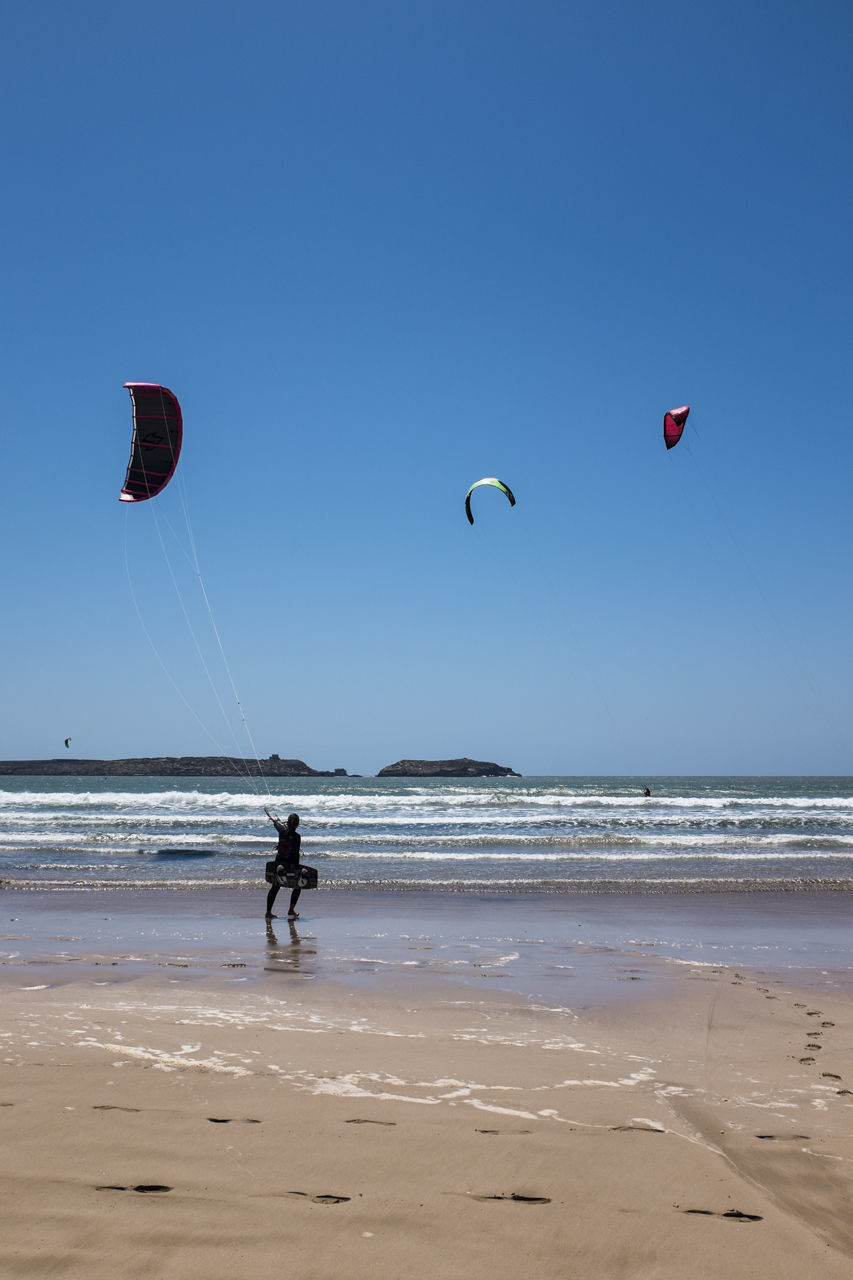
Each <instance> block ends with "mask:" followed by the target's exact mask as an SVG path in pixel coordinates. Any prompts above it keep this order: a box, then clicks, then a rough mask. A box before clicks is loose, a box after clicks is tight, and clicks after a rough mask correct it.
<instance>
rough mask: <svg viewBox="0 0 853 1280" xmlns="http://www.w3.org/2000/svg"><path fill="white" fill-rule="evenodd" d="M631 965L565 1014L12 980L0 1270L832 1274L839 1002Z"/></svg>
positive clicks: (481, 1002) (747, 977)
mask: <svg viewBox="0 0 853 1280" xmlns="http://www.w3.org/2000/svg"><path fill="white" fill-rule="evenodd" d="M7 919H8V914H7ZM15 927H17V928H18V929H19V930H20V933H21V934H22V935H25V934H26V931H27V922H26V919H24V920H23V922H22V923H21V922H18V923H17V925H11V926H10V925H8V924H6V925H4V928H6V929H7V930H9V929H13V928H15ZM276 928H277V929H278V932H279V934H281V935H286V926H284V925H283V924H282V923H281V922H277V925H276ZM624 959H625V963H624V964H623V965H622V968H621V970H620V971H619V972H618V974H614V978H613V983H612V994H611V995H610V997H609V998H607V999H605V1000H599V999H597V998H596V999H592V1000H589V999H582V998H581V995H582V993H581V992H580V991H577V990H575V989H572V997H573V1002H572V1003H566V1004H565V1005H562V1004H553V1003H551V1004H543V1003H539V1004H537V1003H532V1002H530V1001H526V1000H524V999H523V998H521V997H520V996H517V995H513V994H512V993H508V992H506V991H496V990H495V988H494V986H490V985H489V984H488V983H480V985H479V987H478V986H477V985H476V983H473V982H469V983H467V984H463V983H460V982H458V981H456V980H455V979H454V978H451V977H445V978H440V977H437V976H436V975H434V974H428V975H424V974H417V973H416V974H413V975H409V976H407V975H406V974H405V973H403V972H401V971H397V972H395V974H394V975H393V978H392V980H390V981H389V980H387V979H386V980H383V981H382V982H381V983H380V982H379V978H378V976H377V985H373V983H372V981H371V980H370V979H365V978H364V977H361V978H360V979H358V980H355V979H350V977H348V976H345V977H344V978H339V979H338V980H334V979H329V980H325V979H324V980H318V979H317V978H316V976H312V974H311V970H310V968H309V969H307V970H306V969H305V968H304V967H300V966H294V965H293V964H289V963H288V957H287V948H286V946H285V947H282V948H279V949H278V951H276V949H275V948H273V949H272V952H270V951H268V952H267V955H266V961H265V965H266V971H265V972H264V973H263V974H262V975H261V976H260V978H258V980H255V981H252V980H249V979H247V978H245V977H244V976H243V975H241V973H240V972H239V970H235V969H227V968H226V969H223V970H222V971H221V973H220V974H218V975H211V974H210V973H209V972H201V971H200V970H197V969H193V968H192V966H190V967H189V968H186V969H178V968H175V967H174V966H175V964H177V963H178V962H177V961H174V960H168V961H163V962H162V963H161V965H160V967H159V968H152V967H150V966H149V967H147V968H145V969H141V968H137V969H128V967H127V966H126V965H125V966H122V965H118V966H112V967H111V968H108V969H107V968H104V963H105V961H104V957H103V955H101V956H100V964H98V965H92V966H91V967H83V966H81V965H80V964H79V962H75V964H74V965H73V966H70V967H71V968H72V970H73V972H72V973H71V975H70V977H71V980H69V973H68V969H69V965H68V964H65V966H64V967H63V966H62V965H60V964H57V965H56V966H54V967H53V968H52V967H51V965H50V963H49V962H48V960H47V959H46V958H45V957H44V956H42V957H41V958H40V962H39V964H37V965H36V964H31V963H27V964H20V965H18V966H17V967H16V966H15V965H6V966H5V967H4V969H3V974H2V990H0V997H2V1014H0V1063H2V1069H0V1126H2V1143H0V1177H2V1199H0V1205H2V1208H0V1274H2V1275H3V1276H4V1277H5V1276H9V1277H15V1278H17V1277H43V1276H44V1277H47V1276H51V1277H54V1276H55V1277H63V1280H66V1278H67V1280H72V1278H76V1277H81V1278H82V1277H86V1278H87V1280H101V1277H104V1278H106V1277H109V1280H115V1278H116V1277H122V1278H124V1277H156V1278H157V1280H181V1278H184V1277H187V1278H188V1277H193V1278H194V1277H199V1278H200V1280H201V1278H204V1280H220V1278H221V1280H225V1278H226V1277H228V1280H232V1278H233V1277H234V1276H235V1275H237V1276H257V1277H266V1276H272V1275H274V1274H278V1273H279V1272H291V1273H295V1274H297V1275H299V1276H300V1277H301V1278H303V1280H313V1278H315V1277H316V1278H317V1280H326V1278H328V1280H332V1277H338V1276H347V1277H352V1280H361V1277H365V1280H366V1278H367V1277H371V1278H373V1280H376V1278H379V1280H383V1278H385V1277H400V1278H401V1280H402V1278H403V1277H406V1278H409V1277H414V1278H415V1280H419V1278H420V1277H423V1278H424V1280H427V1278H429V1280H441V1278H444V1277H447V1278H448V1280H449V1278H451V1277H452V1278H453V1280H457V1278H461V1277H466V1278H470V1280H479V1278H480V1277H483V1278H484V1280H503V1278H504V1277H505V1278H506V1280H518V1277H519V1276H524V1275H529V1276H531V1277H533V1276H535V1277H537V1278H538V1277H547V1278H550V1277H555V1278H556V1277H560V1278H561V1280H562V1277H579V1278H582V1280H598V1278H599V1277H600V1278H601V1280H604V1278H605V1277H606V1278H607V1280H619V1278H620V1277H626V1278H627V1277H631V1278H632V1280H638V1278H640V1280H647V1278H648V1280H653V1278H655V1280H656V1278H657V1277H661V1278H666V1280H670V1278H671V1280H684V1278H685V1277H691V1278H696V1280H702V1278H703V1277H708V1278H710V1277H713V1278H714V1280H718V1278H724V1280H741V1278H742V1277H743V1278H744V1280H745V1278H746V1277H750V1278H751V1280H754V1278H756V1277H764V1276H767V1277H774V1280H776V1278H778V1280H787V1278H788V1277H790V1278H791V1280H794V1277H796V1278H797V1280H805V1278H811V1277H821V1278H822V1280H835V1278H836V1277H838V1278H841V1277H844V1278H846V1280H850V1277H853V1215H851V1194H853V1176H852V1175H853V1163H851V1162H853V1096H851V1095H850V1094H848V1092H847V1087H848V1085H849V1086H850V1088H851V1089H853V1069H851V1067H850V1061H851V1057H850V1055H851V1047H853V1018H852V1017H851V1003H850V997H849V995H848V992H847V988H846V986H845V984H844V982H838V981H832V982H830V981H827V982H825V983H824V985H823V986H822V987H821V988H819V989H817V988H815V987H811V988H809V987H805V988H804V989H802V990H799V989H797V988H796V987H794V986H792V985H791V984H790V982H789V981H788V978H787V976H786V975H781V976H780V975H779V974H778V973H777V974H775V975H770V976H766V975H765V976H759V975H756V974H755V973H752V974H750V973H747V972H746V971H744V970H735V969H733V968H727V967H722V966H718V967H711V966H708V965H703V966H700V965H691V964H680V965H671V964H670V965H665V964H664V963H663V962H662V961H661V960H659V959H658V958H655V957H645V958H644V957H636V956H632V957H630V958H624ZM180 963H183V962H180ZM228 963H231V962H228ZM60 971H61V972H60Z"/></svg>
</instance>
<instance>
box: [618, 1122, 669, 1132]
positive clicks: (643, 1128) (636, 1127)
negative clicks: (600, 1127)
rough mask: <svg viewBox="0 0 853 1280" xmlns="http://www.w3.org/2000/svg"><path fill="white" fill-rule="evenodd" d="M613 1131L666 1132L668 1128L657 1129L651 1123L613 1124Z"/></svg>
mask: <svg viewBox="0 0 853 1280" xmlns="http://www.w3.org/2000/svg"><path fill="white" fill-rule="evenodd" d="M610 1131H611V1133H666V1129H656V1128H654V1126H653V1125H650V1124H612V1125H611V1126H610Z"/></svg>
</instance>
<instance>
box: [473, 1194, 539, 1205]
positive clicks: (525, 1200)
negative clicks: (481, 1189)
mask: <svg viewBox="0 0 853 1280" xmlns="http://www.w3.org/2000/svg"><path fill="white" fill-rule="evenodd" d="M466 1194H467V1196H468V1199H469V1200H482V1201H487V1200H507V1201H512V1202H514V1203H515V1204H550V1203H551V1198H550V1196H523V1195H521V1194H520V1193H519V1192H517V1191H510V1193H509V1194H508V1195H496V1196H477V1195H475V1194H474V1192H473V1191H469V1192H467V1193H466Z"/></svg>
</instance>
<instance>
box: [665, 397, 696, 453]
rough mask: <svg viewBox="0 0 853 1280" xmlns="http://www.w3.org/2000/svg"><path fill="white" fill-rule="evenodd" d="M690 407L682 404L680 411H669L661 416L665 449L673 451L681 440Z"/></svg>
mask: <svg viewBox="0 0 853 1280" xmlns="http://www.w3.org/2000/svg"><path fill="white" fill-rule="evenodd" d="M689 412H690V405H689V404H683V405H682V406H681V408H680V409H670V411H669V413H665V414H664V415H663V439H664V444H665V445H666V447H667V449H674V448H675V446H676V445H677V444H678V442H679V440H680V439H681V433H682V431H683V430H684V424H685V422H686V421H687V415H688V413H689Z"/></svg>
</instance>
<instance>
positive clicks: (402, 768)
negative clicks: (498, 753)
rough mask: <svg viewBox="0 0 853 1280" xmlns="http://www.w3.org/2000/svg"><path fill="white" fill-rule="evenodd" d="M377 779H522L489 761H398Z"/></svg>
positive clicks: (512, 770) (464, 757)
mask: <svg viewBox="0 0 853 1280" xmlns="http://www.w3.org/2000/svg"><path fill="white" fill-rule="evenodd" d="M376 776H377V778H520V777H521V774H520V773H516V772H515V770H514V769H505V768H504V766H503V765H500V764H491V763H490V762H489V761H488V760H469V759H468V758H467V756H463V758H462V759H461V760H398V761H397V763H396V764H388V765H386V766H385V768H384V769H380V770H379V772H378V774H377V775H376Z"/></svg>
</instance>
